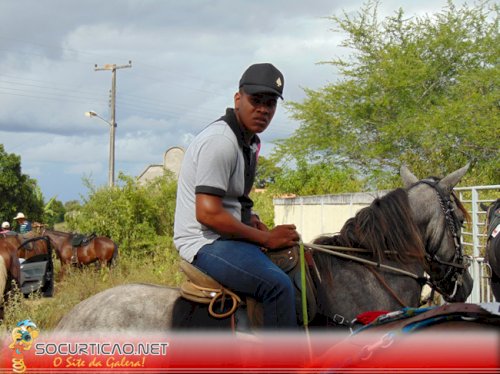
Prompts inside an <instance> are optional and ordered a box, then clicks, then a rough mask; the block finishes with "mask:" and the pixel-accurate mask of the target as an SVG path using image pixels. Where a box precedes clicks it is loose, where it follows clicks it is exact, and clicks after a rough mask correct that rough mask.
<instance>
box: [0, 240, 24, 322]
mask: <svg viewBox="0 0 500 374" xmlns="http://www.w3.org/2000/svg"><path fill="white" fill-rule="evenodd" d="M20 279H21V267H20V264H19V257H18V256H17V246H16V245H15V244H14V243H13V241H12V240H11V239H6V238H1V237H0V318H3V304H4V300H5V296H6V294H7V292H9V291H10V290H11V289H12V282H14V283H16V284H17V285H18V286H19V284H20Z"/></svg>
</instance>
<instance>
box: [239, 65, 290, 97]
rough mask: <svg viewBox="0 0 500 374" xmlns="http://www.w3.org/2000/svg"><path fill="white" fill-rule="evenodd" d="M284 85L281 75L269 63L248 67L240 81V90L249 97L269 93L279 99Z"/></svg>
mask: <svg viewBox="0 0 500 374" xmlns="http://www.w3.org/2000/svg"><path fill="white" fill-rule="evenodd" d="M284 84H285V79H284V78H283V74H281V72H280V71H279V70H278V69H276V68H275V67H274V65H272V64H269V63H262V64H253V65H250V66H249V67H248V69H247V70H245V72H244V73H243V75H242V76H241V79H240V88H241V89H243V91H245V93H247V94H249V95H253V94H256V93H270V94H275V95H277V96H279V97H281V99H283V96H282V94H283V86H284Z"/></svg>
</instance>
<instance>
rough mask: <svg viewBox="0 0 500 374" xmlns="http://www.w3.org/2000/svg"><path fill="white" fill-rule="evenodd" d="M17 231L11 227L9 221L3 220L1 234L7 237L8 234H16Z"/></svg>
mask: <svg viewBox="0 0 500 374" xmlns="http://www.w3.org/2000/svg"><path fill="white" fill-rule="evenodd" d="M16 234H17V233H16V232H15V231H12V230H11V229H10V223H9V222H7V221H4V222H2V228H1V229H0V236H3V237H6V236H8V235H16Z"/></svg>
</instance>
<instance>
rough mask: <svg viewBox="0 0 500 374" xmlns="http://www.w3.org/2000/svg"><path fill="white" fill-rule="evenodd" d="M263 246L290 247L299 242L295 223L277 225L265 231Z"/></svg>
mask: <svg viewBox="0 0 500 374" xmlns="http://www.w3.org/2000/svg"><path fill="white" fill-rule="evenodd" d="M267 235H268V238H267V239H266V241H265V243H264V247H266V248H267V249H269V250H274V249H281V248H286V247H292V246H294V245H296V244H298V243H299V240H300V236H299V233H298V232H297V231H296V227H295V225H279V226H276V227H275V228H273V229H272V230H270V231H268V232H267Z"/></svg>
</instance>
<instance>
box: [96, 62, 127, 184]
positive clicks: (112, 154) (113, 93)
mask: <svg viewBox="0 0 500 374" xmlns="http://www.w3.org/2000/svg"><path fill="white" fill-rule="evenodd" d="M94 67H95V68H94V71H99V70H111V73H112V75H111V103H110V107H111V120H110V122H109V125H110V127H109V128H110V130H109V175H108V184H109V186H110V187H113V186H114V185H115V129H116V70H117V69H125V68H131V67H132V61H129V62H128V65H119V66H117V65H116V64H106V65H104V66H102V67H98V66H97V64H95V65H94Z"/></svg>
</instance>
